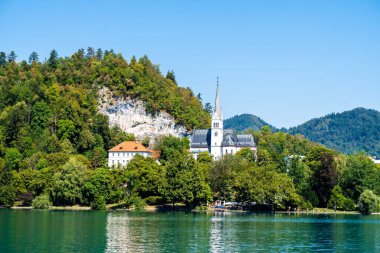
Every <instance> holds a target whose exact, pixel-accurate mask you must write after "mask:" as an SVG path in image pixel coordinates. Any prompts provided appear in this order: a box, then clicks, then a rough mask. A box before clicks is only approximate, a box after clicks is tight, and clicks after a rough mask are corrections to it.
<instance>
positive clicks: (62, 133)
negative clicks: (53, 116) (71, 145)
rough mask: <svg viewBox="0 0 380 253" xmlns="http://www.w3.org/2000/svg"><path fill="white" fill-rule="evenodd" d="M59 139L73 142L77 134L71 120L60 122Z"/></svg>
mask: <svg viewBox="0 0 380 253" xmlns="http://www.w3.org/2000/svg"><path fill="white" fill-rule="evenodd" d="M57 134H58V137H59V138H60V139H61V140H62V139H69V140H71V139H72V138H73V137H74V135H75V134H76V130H75V125H74V122H72V121H71V120H69V119H62V120H60V121H58V132H57Z"/></svg>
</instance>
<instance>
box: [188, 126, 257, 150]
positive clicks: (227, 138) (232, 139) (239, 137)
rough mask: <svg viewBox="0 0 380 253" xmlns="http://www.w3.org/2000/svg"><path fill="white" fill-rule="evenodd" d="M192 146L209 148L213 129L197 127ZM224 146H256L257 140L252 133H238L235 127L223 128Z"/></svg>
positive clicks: (192, 138) (192, 137)
mask: <svg viewBox="0 0 380 253" xmlns="http://www.w3.org/2000/svg"><path fill="white" fill-rule="evenodd" d="M190 146H191V148H209V147H210V146H211V129H196V130H194V131H193V134H192V135H191V143H190ZM222 146H224V147H234V146H236V147H254V146H255V141H254V139H253V136H252V135H250V134H236V133H235V131H234V130H233V129H225V130H223V141H222Z"/></svg>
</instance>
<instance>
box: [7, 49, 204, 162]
mask: <svg viewBox="0 0 380 253" xmlns="http://www.w3.org/2000/svg"><path fill="white" fill-rule="evenodd" d="M103 87H107V88H108V89H110V90H111V91H112V92H113V95H114V96H115V97H127V96H128V97H130V98H132V99H134V98H138V99H140V100H142V101H144V102H145V106H146V110H147V112H148V113H152V114H155V113H156V112H158V111H160V110H164V111H166V112H168V113H169V114H171V115H172V116H173V117H174V119H175V121H176V123H177V124H180V125H183V126H185V127H186V128H187V129H188V130H191V129H193V128H203V127H208V126H209V122H210V115H209V112H208V111H207V110H206V109H204V108H203V105H202V103H201V101H200V100H199V99H198V97H199V96H194V94H193V91H192V90H191V89H190V88H182V87H179V86H178V85H177V83H176V80H175V76H174V73H173V72H169V73H168V74H167V75H166V77H165V76H163V75H162V74H161V73H160V70H159V68H158V66H157V65H154V64H152V63H151V61H150V60H149V59H148V57H146V56H144V57H142V58H140V59H139V60H136V59H135V57H132V59H131V60H130V61H127V60H125V59H124V58H123V56H122V55H121V54H117V53H115V52H114V51H113V50H110V51H108V50H106V51H102V50H101V49H98V50H94V49H93V48H88V49H87V51H85V50H83V49H80V50H78V51H77V52H76V53H74V54H73V55H72V56H70V57H59V56H58V53H57V51H55V50H53V51H51V53H50V57H49V58H48V59H47V60H46V61H44V62H41V61H39V59H38V54H37V53H35V52H33V53H31V55H30V57H29V59H28V61H25V60H23V61H19V60H17V55H16V53H15V52H13V51H12V52H10V53H9V54H6V53H4V52H0V160H1V158H2V157H4V156H5V153H6V152H8V153H9V152H13V153H12V155H14V156H15V157H16V158H17V160H18V162H17V163H15V165H14V166H15V168H17V169H18V167H19V166H25V167H30V166H32V167H33V166H35V164H32V165H31V164H30V163H32V162H33V161H37V160H39V158H41V157H45V155H46V154H50V153H57V152H63V153H66V154H84V155H85V156H86V157H87V158H88V159H90V161H91V162H92V163H93V165H94V166H99V165H100V164H102V163H103V162H104V159H105V157H106V151H107V149H109V148H110V146H113V145H116V144H117V142H119V141H122V140H126V139H128V138H133V137H127V136H125V134H123V133H122V132H121V131H120V130H118V129H111V128H109V124H108V118H107V117H105V116H103V115H101V114H99V113H98V90H99V89H101V88H103ZM37 158H38V159H37ZM0 162H1V161H0Z"/></svg>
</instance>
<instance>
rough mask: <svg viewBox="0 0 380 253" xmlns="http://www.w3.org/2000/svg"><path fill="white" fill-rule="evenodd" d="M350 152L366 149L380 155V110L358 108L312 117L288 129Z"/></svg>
mask: <svg viewBox="0 0 380 253" xmlns="http://www.w3.org/2000/svg"><path fill="white" fill-rule="evenodd" d="M288 132H289V133H291V134H297V133H298V134H302V135H304V136H305V137H307V138H308V139H310V140H312V141H315V142H319V143H321V144H324V145H326V146H327V147H330V148H334V149H336V150H339V151H341V152H344V153H347V154H350V153H354V152H360V151H362V150H365V151H366V152H367V153H368V154H371V155H375V156H378V157H380V112H379V111H376V110H371V109H365V108H356V109H353V110H351V111H346V112H343V113H332V114H329V115H326V116H324V117H320V118H316V119H312V120H309V121H307V122H305V123H303V124H301V125H299V126H297V127H293V128H290V129H289V130H288Z"/></svg>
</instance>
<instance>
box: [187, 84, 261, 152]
mask: <svg viewBox="0 0 380 253" xmlns="http://www.w3.org/2000/svg"><path fill="white" fill-rule="evenodd" d="M243 148H249V149H251V150H252V151H254V152H256V145H255V141H254V139H253V136H252V135H250V134H236V133H235V131H234V130H233V129H224V128H223V114H222V111H221V109H220V94H219V84H217V87H216V96H215V110H214V113H213V115H212V119H211V128H210V129H195V130H194V131H193V133H192V135H191V140H190V152H191V153H192V154H193V156H194V157H195V158H196V157H197V156H198V154H199V153H201V152H209V153H210V154H211V155H212V156H213V157H214V159H219V158H221V157H223V155H226V154H232V155H234V154H236V152H238V151H239V150H241V149H243Z"/></svg>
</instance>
